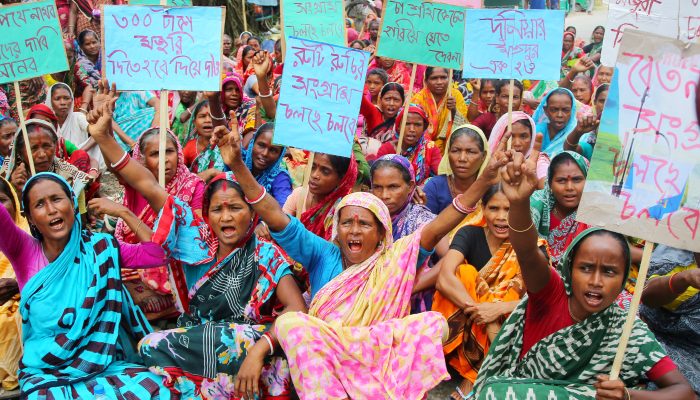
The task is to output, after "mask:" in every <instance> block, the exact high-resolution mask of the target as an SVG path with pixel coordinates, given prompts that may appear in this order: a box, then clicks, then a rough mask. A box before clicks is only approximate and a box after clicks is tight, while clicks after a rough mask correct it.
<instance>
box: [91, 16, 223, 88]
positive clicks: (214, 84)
mask: <svg viewBox="0 0 700 400" xmlns="http://www.w3.org/2000/svg"><path fill="white" fill-rule="evenodd" d="M223 18H224V8H223V7H182V8H170V7H161V6H105V7H104V8H103V12H102V19H103V30H104V32H103V35H102V36H103V49H104V52H103V53H102V54H103V60H102V69H103V72H104V74H103V75H104V76H106V77H107V79H109V81H110V82H114V83H116V84H117V87H118V88H119V89H120V90H161V89H172V90H212V91H216V90H219V86H220V84H221V54H222V53H223V50H222V29H223Z"/></svg>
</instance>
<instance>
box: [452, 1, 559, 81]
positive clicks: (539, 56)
mask: <svg viewBox="0 0 700 400" xmlns="http://www.w3.org/2000/svg"><path fill="white" fill-rule="evenodd" d="M563 33H564V12H563V11H547V10H515V9H513V10H510V9H507V10H503V9H479V10H471V9H468V10H467V20H466V34H465V35H464V49H465V50H464V68H463V73H462V74H463V76H468V77H475V78H491V79H541V80H559V74H560V67H561V63H560V60H561V48H562V37H563ZM474 43H478V44H479V46H478V50H477V51H475V50H474Z"/></svg>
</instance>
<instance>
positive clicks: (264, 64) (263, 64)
mask: <svg viewBox="0 0 700 400" xmlns="http://www.w3.org/2000/svg"><path fill="white" fill-rule="evenodd" d="M252 62H253V70H255V76H258V77H260V76H266V75H267V73H268V71H269V70H270V54H269V53H268V52H267V51H264V50H260V51H258V52H256V53H255V55H254V56H253V61H252Z"/></svg>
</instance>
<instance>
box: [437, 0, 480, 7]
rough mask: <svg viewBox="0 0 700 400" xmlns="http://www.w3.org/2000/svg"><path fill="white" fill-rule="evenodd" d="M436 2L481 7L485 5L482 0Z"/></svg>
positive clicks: (444, 0) (438, 0)
mask: <svg viewBox="0 0 700 400" xmlns="http://www.w3.org/2000/svg"><path fill="white" fill-rule="evenodd" d="M435 2H436V3H442V4H452V5H453V6H459V7H465V8H481V7H482V6H483V4H482V3H483V2H482V0H436V1H435Z"/></svg>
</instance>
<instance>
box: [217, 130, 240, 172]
mask: <svg viewBox="0 0 700 400" xmlns="http://www.w3.org/2000/svg"><path fill="white" fill-rule="evenodd" d="M237 127H238V125H236V128H237ZM241 141H242V137H241V134H240V133H239V132H238V129H233V130H232V131H229V130H228V128H226V127H225V126H217V127H216V128H215V129H214V133H213V134H212V144H214V143H215V144H216V145H217V146H219V151H220V152H221V158H222V159H223V160H224V163H225V164H226V165H228V166H229V167H231V166H232V165H234V164H236V163H242V162H243V156H242V154H241V152H242V145H241Z"/></svg>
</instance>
